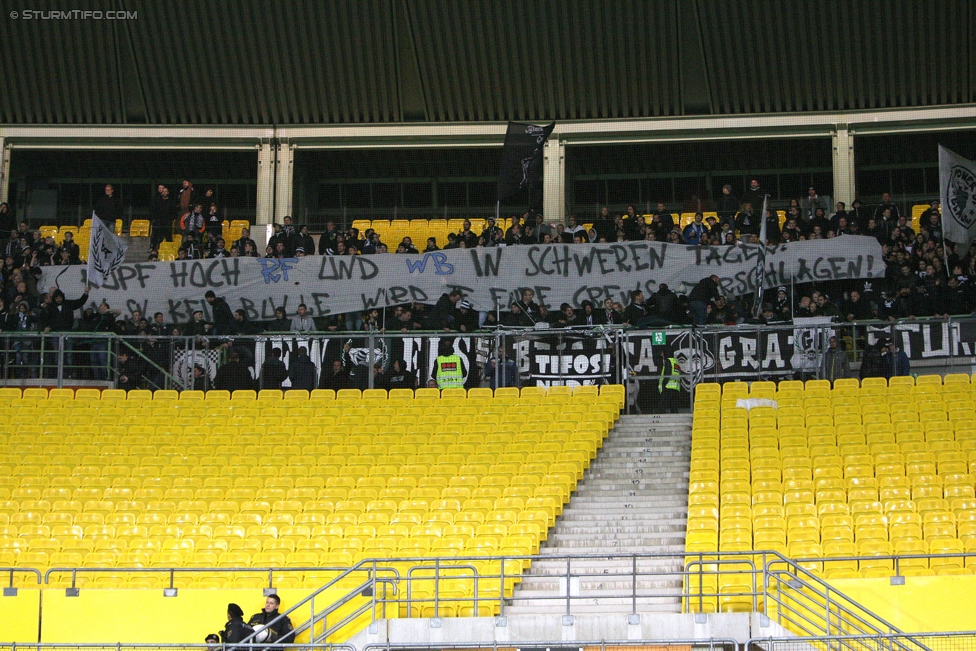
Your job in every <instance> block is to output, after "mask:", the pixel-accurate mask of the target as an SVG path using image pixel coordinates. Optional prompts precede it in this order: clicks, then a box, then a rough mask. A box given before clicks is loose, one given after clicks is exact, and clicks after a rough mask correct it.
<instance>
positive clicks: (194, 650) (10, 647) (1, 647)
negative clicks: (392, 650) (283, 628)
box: [0, 642, 358, 651]
mask: <svg viewBox="0 0 976 651" xmlns="http://www.w3.org/2000/svg"><path fill="white" fill-rule="evenodd" d="M274 648H275V649H280V650H281V651H358V650H357V649H356V647H354V646H352V645H350V644H345V643H342V644H314V643H304V644H294V643H285V642H282V643H275V645H274ZM18 649H19V650H20V651H31V650H33V651H42V650H45V649H52V650H53V649H65V650H66V651H67V650H69V649H70V651H232V650H233V649H254V651H264V650H267V649H268V645H267V644H261V645H258V644H243V643H240V642H235V643H233V644H221V643H218V642H212V643H209V644H192V643H186V644H180V643H169V644H163V643H160V644H152V643H135V642H112V643H105V644H99V643H95V642H79V643H68V642H12V643H11V642H8V643H0V651H18Z"/></svg>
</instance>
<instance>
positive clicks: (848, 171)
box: [828, 124, 856, 213]
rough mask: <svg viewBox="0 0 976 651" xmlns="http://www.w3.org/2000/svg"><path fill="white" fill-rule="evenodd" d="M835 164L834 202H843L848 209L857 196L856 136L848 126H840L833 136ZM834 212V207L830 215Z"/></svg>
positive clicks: (831, 208) (837, 126)
mask: <svg viewBox="0 0 976 651" xmlns="http://www.w3.org/2000/svg"><path fill="white" fill-rule="evenodd" d="M831 145H832V149H833V157H834V160H833V163H834V201H835V202H837V201H843V202H844V203H846V204H847V207H848V208H850V207H851V202H852V201H854V197H855V196H856V195H855V193H854V191H855V188H854V134H852V133H851V131H850V129H848V127H847V125H846V124H838V125H836V128H835V129H834V133H833V135H832V136H831ZM830 212H833V206H831V207H830V210H828V213H830Z"/></svg>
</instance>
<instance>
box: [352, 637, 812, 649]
mask: <svg viewBox="0 0 976 651" xmlns="http://www.w3.org/2000/svg"><path fill="white" fill-rule="evenodd" d="M794 641H795V640H794ZM553 646H554V645H553V641H552V640H541V641H535V642H531V641H522V640H519V641H503V642H499V641H498V640H492V641H490V642H438V643H436V644H423V643H416V642H411V643H395V642H389V641H387V642H372V643H370V644H366V645H364V646H363V648H362V649H361V651H394V650H396V649H492V650H493V651H497V650H498V649H499V648H504V649H512V648H516V647H518V648H523V649H524V648H535V649H547V648H551V647H553ZM560 646H572V647H574V648H577V647H579V648H584V647H585V648H594V647H597V648H599V649H600V651H606V649H608V648H613V647H628V648H634V647H642V646H644V647H660V648H666V647H679V646H690V647H695V648H708V649H714V648H715V647H722V648H723V649H734V650H736V651H738V650H739V647H740V645H739V642H737V641H736V640H733V639H732V638H720V637H709V638H683V639H681V638H679V639H671V638H661V639H653V638H637V639H632V640H605V639H604V640H573V641H572V642H565V643H563V644H562V645H560Z"/></svg>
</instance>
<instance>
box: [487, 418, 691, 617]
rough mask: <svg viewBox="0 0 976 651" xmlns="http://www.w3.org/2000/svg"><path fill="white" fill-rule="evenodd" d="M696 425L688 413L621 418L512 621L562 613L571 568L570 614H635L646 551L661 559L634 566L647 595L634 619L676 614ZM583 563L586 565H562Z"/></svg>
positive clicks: (560, 521) (527, 578)
mask: <svg viewBox="0 0 976 651" xmlns="http://www.w3.org/2000/svg"><path fill="white" fill-rule="evenodd" d="M691 425H692V418H691V415H690V414H679V415H648V416H622V417H621V418H620V420H619V421H618V422H617V423H616V425H615V426H614V427H613V429H612V430H611V431H610V433H609V435H608V437H607V439H606V440H605V441H604V444H603V446H602V448H601V449H600V450H599V451H598V452H597V456H596V458H595V459H594V460H593V461H592V462H591V464H590V467H589V468H588V469H587V471H586V473H585V474H584V476H583V480H582V481H581V482H580V483H579V485H578V486H577V489H576V491H575V492H574V493H573V495H572V497H571V498H570V502H569V504H567V505H565V507H564V508H563V513H562V514H561V515H560V516H559V517H558V518H557V519H556V524H555V526H554V527H553V528H552V529H551V531H550V533H549V536H548V539H547V540H546V541H545V543H544V544H543V546H542V548H541V549H540V552H539V553H540V559H539V560H537V561H534V562H533V563H532V566H531V567H530V568H529V571H528V572H527V573H526V574H525V575H524V576H523V579H522V582H521V584H520V585H519V586H518V587H517V588H516V591H515V595H514V599H513V600H512V605H511V607H509V608H506V613H507V614H511V615H518V614H541V613H548V614H552V613H565V612H566V601H565V599H560V598H559V595H560V593H559V588H560V586H559V583H560V577H563V576H565V574H566V571H567V564H568V565H569V569H570V572H571V575H573V576H576V577H578V578H579V586H580V591H581V596H580V597H579V598H573V600H572V603H571V612H572V613H580V614H584V613H592V614H599V613H620V612H630V609H631V608H632V595H630V594H629V593H630V591H631V590H633V589H634V588H633V579H631V578H630V577H631V573H632V572H633V568H634V563H635V559H634V558H632V557H629V555H631V554H644V553H649V552H650V553H659V554H662V556H660V557H640V558H637V559H636V563H637V568H638V569H637V571H638V574H640V575H641V576H638V578H637V589H638V592H639V593H640V594H641V595H642V596H640V597H638V599H637V604H638V605H637V612H680V608H681V598H680V595H681V589H682V572H683V569H684V549H685V535H686V531H685V530H686V526H687V517H688V516H687V512H688V477H689V468H690V466H691ZM634 482H637V483H634ZM581 555H586V556H587V557H585V558H572V559H568V560H567V559H564V558H559V557H560V556H581ZM614 555H616V556H614ZM581 575H584V576H581Z"/></svg>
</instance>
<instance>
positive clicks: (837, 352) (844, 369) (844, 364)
mask: <svg viewBox="0 0 976 651" xmlns="http://www.w3.org/2000/svg"><path fill="white" fill-rule="evenodd" d="M820 367H821V376H822V377H823V378H824V379H825V380H829V381H830V382H833V381H834V380H840V379H843V378H848V377H851V366H850V363H849V362H848V360H847V351H845V350H844V347H843V346H842V345H841V343H840V342H839V341H838V340H837V337H831V338H830V341H829V347H828V348H827V350H826V351H825V352H824V356H823V361H822V362H821V364H820Z"/></svg>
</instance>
